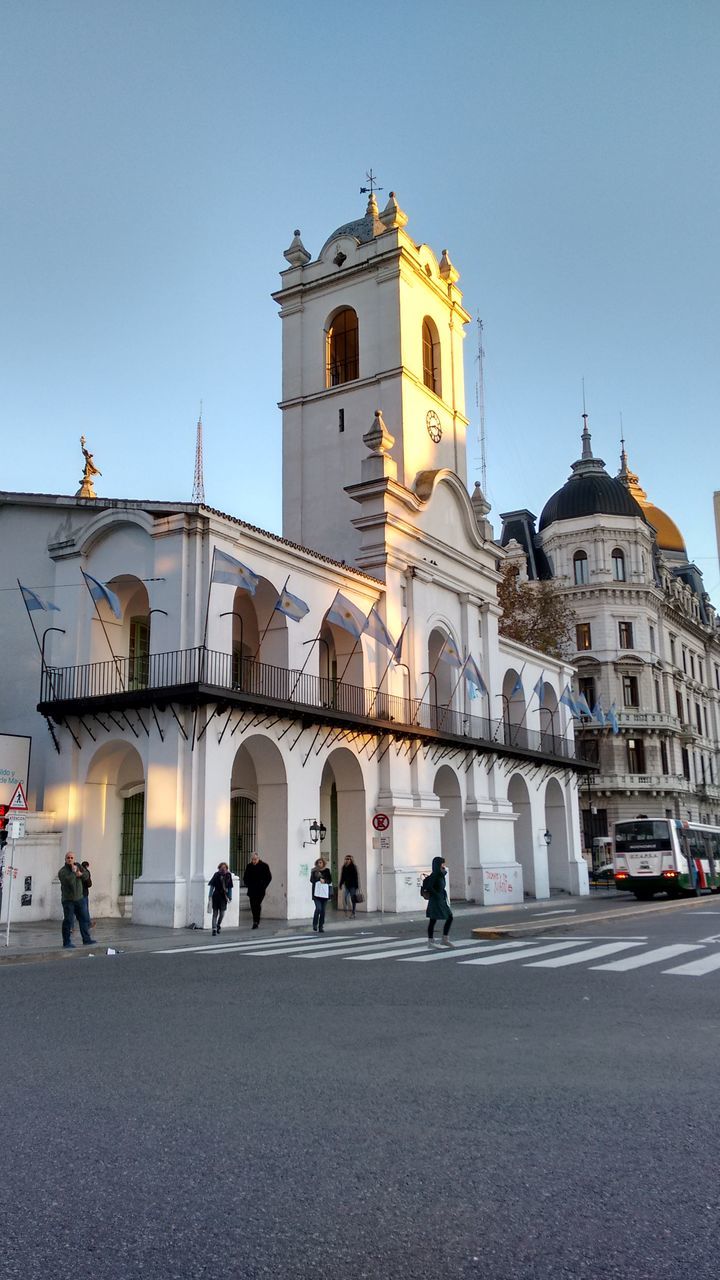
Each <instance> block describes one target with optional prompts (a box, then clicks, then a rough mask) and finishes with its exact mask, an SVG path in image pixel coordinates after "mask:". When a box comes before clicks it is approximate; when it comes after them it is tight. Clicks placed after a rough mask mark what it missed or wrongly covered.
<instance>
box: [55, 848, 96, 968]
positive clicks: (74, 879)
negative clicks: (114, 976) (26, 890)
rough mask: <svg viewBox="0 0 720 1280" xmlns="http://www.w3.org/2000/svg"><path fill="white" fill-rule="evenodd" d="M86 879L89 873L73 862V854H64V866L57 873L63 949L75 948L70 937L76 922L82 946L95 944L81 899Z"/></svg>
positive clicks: (88, 877) (83, 902) (82, 898)
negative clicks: (60, 903) (61, 910)
mask: <svg viewBox="0 0 720 1280" xmlns="http://www.w3.org/2000/svg"><path fill="white" fill-rule="evenodd" d="M86 879H87V880H89V879H90V872H89V871H85V869H84V868H83V867H81V866H80V865H79V863H77V862H76V861H75V854H74V853H66V854H65V865H64V866H62V867H61V868H60V870H59V871H58V880H59V881H60V897H61V900H62V909H63V922H62V940H63V946H64V947H70V948H72V947H74V946H75V943H74V942H73V941H72V940H71V936H70V935H71V933H72V931H73V926H74V924H75V921H76V920H77V922H78V924H79V925H80V933H81V935H82V940H83V946H85V947H89V946H90V945H91V943H93V942H95V938H91V937H90V921H89V919H88V914H87V911H86V909H85V900H84V897H83V882H84V881H85V880H86Z"/></svg>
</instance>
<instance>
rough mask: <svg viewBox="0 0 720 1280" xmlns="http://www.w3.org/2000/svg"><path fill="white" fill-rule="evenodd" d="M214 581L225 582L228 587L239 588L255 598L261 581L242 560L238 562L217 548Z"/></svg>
mask: <svg viewBox="0 0 720 1280" xmlns="http://www.w3.org/2000/svg"><path fill="white" fill-rule="evenodd" d="M212 581H213V582H223V583H225V585H226V586H228V587H235V588H239V589H240V590H241V591H247V592H248V593H249V594H250V595H251V596H254V595H255V591H256V589H257V584H258V582H259V581H260V579H259V578H258V576H257V574H256V573H253V571H252V569H248V567H247V565H246V564H243V563H242V561H241V560H236V559H235V557H234V556H229V555H228V554H227V552H226V551H218V550H217V548H216V549H215V555H214V557H213V570H212Z"/></svg>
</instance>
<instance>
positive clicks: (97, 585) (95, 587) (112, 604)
mask: <svg viewBox="0 0 720 1280" xmlns="http://www.w3.org/2000/svg"><path fill="white" fill-rule="evenodd" d="M80 572H81V574H82V576H83V578H84V579H85V585H86V587H87V589H88V591H89V592H90V595H91V596H92V598H93V600H94V601H95V604H96V605H97V604H102V603H103V602H104V603H105V604H106V605H107V606H108V608H110V609H112V612H113V613H114V614H115V617H116V618H122V608H121V606H120V601H119V600H118V597H117V596H116V595H115V592H114V591H111V590H110V588H109V587H106V586H105V583H104V582H98V580H97V578H93V576H92V574H90V573H86V572H85V570H84V569H81V570H80Z"/></svg>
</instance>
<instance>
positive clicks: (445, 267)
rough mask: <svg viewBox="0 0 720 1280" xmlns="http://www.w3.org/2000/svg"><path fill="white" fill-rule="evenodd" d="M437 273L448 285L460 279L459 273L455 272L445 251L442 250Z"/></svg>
mask: <svg viewBox="0 0 720 1280" xmlns="http://www.w3.org/2000/svg"><path fill="white" fill-rule="evenodd" d="M438 271H439V272H440V275H441V276H442V278H443V280H445V281H447V283H448V284H454V283H455V281H456V280H459V279H460V272H459V271H456V270H455V268H454V266H453V264H452V262H451V261H450V259H449V257H448V251H447V249H443V251H442V257H441V259H440V264H439V266H438Z"/></svg>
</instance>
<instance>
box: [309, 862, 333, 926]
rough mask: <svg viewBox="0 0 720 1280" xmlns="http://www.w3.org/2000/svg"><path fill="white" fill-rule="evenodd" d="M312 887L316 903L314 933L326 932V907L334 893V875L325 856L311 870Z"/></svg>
mask: <svg viewBox="0 0 720 1280" xmlns="http://www.w3.org/2000/svg"><path fill="white" fill-rule="evenodd" d="M310 888H311V890H312V899H313V903H314V904H315V911H314V914H313V933H324V932H325V908H326V906H327V902H328V898H329V897H330V894H331V893H332V876H331V874H330V868H329V867H328V865H327V863H326V861H325V859H324V858H318V859H317V861H316V863H315V866H314V867H313V869H312V871H311V872H310Z"/></svg>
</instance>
